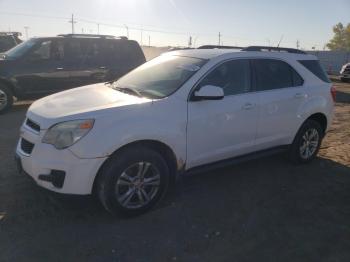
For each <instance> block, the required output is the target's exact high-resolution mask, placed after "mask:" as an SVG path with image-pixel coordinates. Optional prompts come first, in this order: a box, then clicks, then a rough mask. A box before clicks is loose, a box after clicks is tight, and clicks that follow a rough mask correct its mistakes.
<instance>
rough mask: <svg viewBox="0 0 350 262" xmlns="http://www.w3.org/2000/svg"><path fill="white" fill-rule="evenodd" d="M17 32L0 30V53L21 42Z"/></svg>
mask: <svg viewBox="0 0 350 262" xmlns="http://www.w3.org/2000/svg"><path fill="white" fill-rule="evenodd" d="M20 35H21V33H19V32H0V53H3V52H6V51H7V50H10V49H11V48H12V47H15V46H16V45H18V44H20V43H22V40H21V39H19V36H20Z"/></svg>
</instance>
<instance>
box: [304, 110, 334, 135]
mask: <svg viewBox="0 0 350 262" xmlns="http://www.w3.org/2000/svg"><path fill="white" fill-rule="evenodd" d="M307 120H314V121H316V122H317V123H319V124H320V126H321V127H322V130H323V133H324V134H325V132H326V130H327V126H328V119H327V116H326V115H325V114H323V113H314V114H312V115H310V116H309V117H308V118H307V119H306V120H305V121H307ZM305 121H304V122H305Z"/></svg>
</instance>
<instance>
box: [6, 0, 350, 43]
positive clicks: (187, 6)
mask: <svg viewBox="0 0 350 262" xmlns="http://www.w3.org/2000/svg"><path fill="white" fill-rule="evenodd" d="M72 14H74V20H75V21H76V23H75V24H74V29H75V33H93V34H97V33H98V30H99V33H100V34H112V35H116V36H120V35H127V28H128V31H129V37H130V38H131V39H134V40H137V41H138V42H139V43H142V44H144V45H148V44H149V43H150V44H151V45H154V46H168V45H172V46H187V45H188V42H189V38H190V36H192V43H193V45H195V46H199V45H204V44H218V43H219V32H220V34H221V38H220V39H221V44H224V45H237V46H248V45H272V46H277V44H278V42H279V41H281V44H280V46H285V47H296V46H297V41H299V46H300V48H303V49H311V48H312V47H315V48H316V49H318V50H322V49H323V48H324V46H325V44H326V43H327V42H328V41H329V39H331V38H332V35H333V33H332V27H333V26H334V25H335V24H337V23H338V22H342V23H343V24H347V23H350V0H328V1H326V0H308V1H307V0H303V1H302V0H294V1H290V0H289V1H283V0H279V1H278V0H56V1H54V0H46V1H43V0H0V31H8V30H12V31H20V32H22V33H23V38H24V39H25V38H26V34H25V29H24V28H25V27H28V36H29V37H33V36H53V35H57V34H60V33H71V31H72V28H71V24H70V23H69V22H68V21H69V20H70V17H71V15H72Z"/></svg>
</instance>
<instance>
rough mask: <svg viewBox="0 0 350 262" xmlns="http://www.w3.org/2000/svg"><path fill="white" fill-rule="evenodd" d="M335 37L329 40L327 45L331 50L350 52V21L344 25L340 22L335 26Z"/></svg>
mask: <svg viewBox="0 0 350 262" xmlns="http://www.w3.org/2000/svg"><path fill="white" fill-rule="evenodd" d="M333 33H334V36H333V38H332V39H331V40H330V41H329V42H328V44H327V47H328V48H329V49H330V50H332V51H333V50H334V51H335V50H336V51H348V52H350V23H349V24H347V26H344V25H343V24H342V23H338V24H336V25H335V26H333Z"/></svg>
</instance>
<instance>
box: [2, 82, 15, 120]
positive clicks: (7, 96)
mask: <svg viewBox="0 0 350 262" xmlns="http://www.w3.org/2000/svg"><path fill="white" fill-rule="evenodd" d="M12 104H13V95H12V92H11V90H10V89H9V88H8V87H6V86H4V85H2V84H0V114H1V113H4V112H5V111H6V110H8V109H9V108H10V107H11V106H12Z"/></svg>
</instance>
